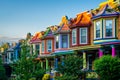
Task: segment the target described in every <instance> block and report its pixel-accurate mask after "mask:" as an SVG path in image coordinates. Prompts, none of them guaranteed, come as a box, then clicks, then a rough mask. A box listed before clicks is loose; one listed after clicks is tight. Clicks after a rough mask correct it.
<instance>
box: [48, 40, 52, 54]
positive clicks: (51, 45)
mask: <svg viewBox="0 0 120 80" xmlns="http://www.w3.org/2000/svg"><path fill="white" fill-rule="evenodd" d="M48 41H51V49H48ZM49 50H51V51H50V52H52V40H47V52H49Z"/></svg>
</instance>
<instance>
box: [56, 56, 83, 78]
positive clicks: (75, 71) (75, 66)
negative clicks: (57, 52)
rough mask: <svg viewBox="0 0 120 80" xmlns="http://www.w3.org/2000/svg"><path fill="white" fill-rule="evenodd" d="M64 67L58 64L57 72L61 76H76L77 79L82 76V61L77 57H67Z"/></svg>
mask: <svg viewBox="0 0 120 80" xmlns="http://www.w3.org/2000/svg"><path fill="white" fill-rule="evenodd" d="M63 61H64V65H62V63H60V64H59V66H58V69H57V71H58V72H60V73H62V74H63V77H66V76H67V77H68V75H69V77H72V76H76V77H77V78H78V77H79V76H80V75H81V74H82V71H81V69H82V67H83V60H82V58H80V57H79V56H75V55H72V56H67V57H66V58H65V59H64V60H63Z"/></svg>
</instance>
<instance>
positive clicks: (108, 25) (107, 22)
mask: <svg viewBox="0 0 120 80" xmlns="http://www.w3.org/2000/svg"><path fill="white" fill-rule="evenodd" d="M112 24H113V20H111V19H108V20H107V19H106V20H105V37H112V36H113V35H112V34H113V31H112V30H113V28H112V26H113V25H112Z"/></svg>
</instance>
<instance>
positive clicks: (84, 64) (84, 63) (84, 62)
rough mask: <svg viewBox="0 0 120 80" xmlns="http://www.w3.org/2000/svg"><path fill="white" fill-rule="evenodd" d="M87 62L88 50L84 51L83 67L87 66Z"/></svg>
mask: <svg viewBox="0 0 120 80" xmlns="http://www.w3.org/2000/svg"><path fill="white" fill-rule="evenodd" d="M86 64H87V62H86V52H84V51H83V68H84V69H86V68H87V65H86Z"/></svg>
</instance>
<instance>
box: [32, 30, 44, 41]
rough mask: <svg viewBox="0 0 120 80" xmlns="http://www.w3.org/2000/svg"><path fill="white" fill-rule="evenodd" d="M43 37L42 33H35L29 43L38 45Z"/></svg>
mask: <svg viewBox="0 0 120 80" xmlns="http://www.w3.org/2000/svg"><path fill="white" fill-rule="evenodd" d="M43 35H44V31H41V32H37V33H36V34H35V35H34V36H33V37H32V39H31V40H30V43H40V42H41V38H42V37H43Z"/></svg>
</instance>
